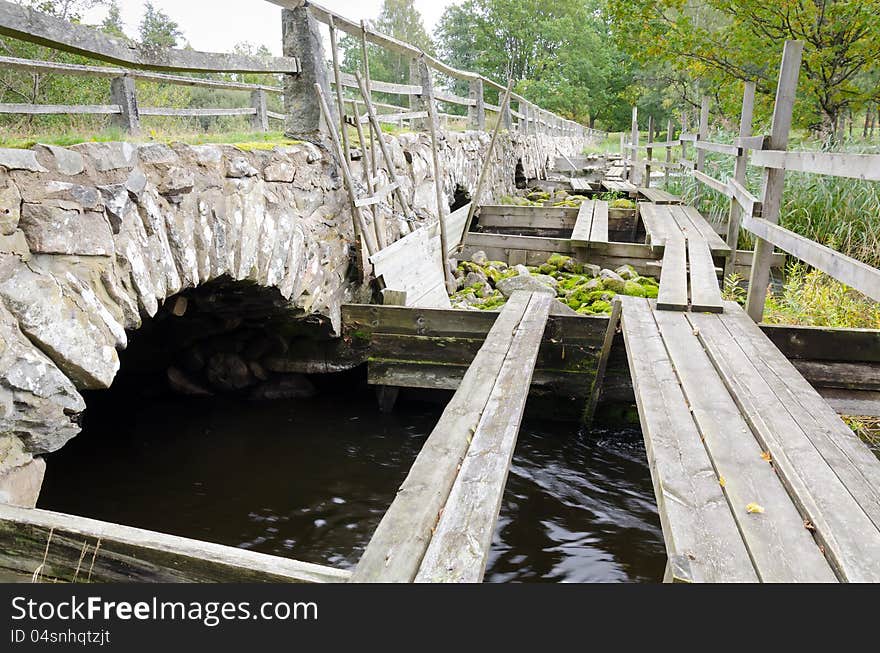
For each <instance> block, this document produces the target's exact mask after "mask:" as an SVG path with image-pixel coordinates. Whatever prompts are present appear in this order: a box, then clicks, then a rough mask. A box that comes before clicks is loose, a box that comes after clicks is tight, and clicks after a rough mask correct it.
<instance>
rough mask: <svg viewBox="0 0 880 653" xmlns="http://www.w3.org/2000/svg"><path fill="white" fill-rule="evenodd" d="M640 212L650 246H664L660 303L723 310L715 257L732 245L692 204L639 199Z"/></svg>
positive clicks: (670, 307) (678, 308) (676, 307)
mask: <svg viewBox="0 0 880 653" xmlns="http://www.w3.org/2000/svg"><path fill="white" fill-rule="evenodd" d="M639 214H640V215H641V218H642V223H643V224H644V226H645V238H646V240H647V241H648V243H649V244H650V245H651V247H652V248H654V249H657V248H659V247H661V246H662V247H664V251H663V268H662V270H661V273H660V290H659V295H658V298H657V307H658V308H659V309H661V310H674V311H686V310H688V307H690V309H691V310H693V311H708V312H713V313H720V312H722V311H723V310H724V308H723V306H722V303H721V287H720V286H719V284H718V276H717V274H716V270H715V263H714V261H713V259H712V257H713V255H717V254H721V255H725V256H731V255H732V252H731V250H730V247H728V246H727V244H726V243H725V242H724V241H723V240H721V237H720V236H718V234H717V233H715V230H714V229H712V226H711V225H710V224H709V223H708V222H706V220H705V219H704V218H703V217H702V216H701V215H700V213H699V211H697V210H696V209H694V208H693V207H691V206H680V205H658V204H654V203H648V202H640V203H639Z"/></svg>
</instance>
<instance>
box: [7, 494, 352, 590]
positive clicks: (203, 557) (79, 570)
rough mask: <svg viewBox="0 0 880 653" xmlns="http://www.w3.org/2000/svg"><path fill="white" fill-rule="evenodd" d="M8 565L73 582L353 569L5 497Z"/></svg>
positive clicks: (273, 578) (332, 577)
mask: <svg viewBox="0 0 880 653" xmlns="http://www.w3.org/2000/svg"><path fill="white" fill-rule="evenodd" d="M0 569H10V570H14V571H17V572H21V573H26V574H28V575H31V574H34V573H35V572H37V571H39V575H40V576H42V577H43V578H45V579H53V580H54V579H57V580H60V581H65V582H100V583H118V582H164V583H167V582H177V583H179V582H184V583H205V582H207V583H230V582H238V583H242V582H285V583H290V582H294V583H334V582H336V583H338V582H346V581H347V580H348V578H349V577H350V575H351V574H350V572H348V571H343V570H340V569H332V568H330V567H323V566H321V565H315V564H311V563H308V562H299V561H297V560H289V559H287V558H281V557H278V556H273V555H266V554H264V553H256V552H254V551H247V550H245V549H239V548H236V547H231V546H223V545H221V544H214V543H211V542H200V541H198V540H192V539H189V538H186V537H178V536H176V535H166V534H164V533H156V532H154V531H147V530H144V529H141V528H132V527H130V526H122V525H120V524H111V523H109V522H103V521H98V520H95V519H89V518H87V517H78V516H73V515H65V514H62V513H57V512H50V511H48V510H36V509H27V508H17V507H15V506H8V505H5V504H0Z"/></svg>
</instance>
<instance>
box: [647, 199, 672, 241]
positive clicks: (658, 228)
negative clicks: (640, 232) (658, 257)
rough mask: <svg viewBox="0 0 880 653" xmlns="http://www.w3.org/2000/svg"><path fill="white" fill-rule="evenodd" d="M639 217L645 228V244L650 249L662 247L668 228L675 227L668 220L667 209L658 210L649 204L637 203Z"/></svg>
mask: <svg viewBox="0 0 880 653" xmlns="http://www.w3.org/2000/svg"><path fill="white" fill-rule="evenodd" d="M639 215H640V216H641V218H642V224H644V226H645V234H646V237H647V242H648V244H649V245H651V246H652V247H662V246H663V245H664V244H665V243H666V236H667V234H668V233H669V231H670V226H675V225H674V223H673V222H672V221H671V220H670V219H669V216H668V209H666V208H665V207H664V208H662V209H661V208H659V207H657V206H656V205H654V204H652V203H649V202H639Z"/></svg>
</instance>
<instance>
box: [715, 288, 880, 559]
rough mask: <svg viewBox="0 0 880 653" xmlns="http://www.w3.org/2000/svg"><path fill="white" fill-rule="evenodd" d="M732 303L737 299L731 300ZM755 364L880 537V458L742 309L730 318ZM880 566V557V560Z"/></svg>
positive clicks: (734, 312)
mask: <svg viewBox="0 0 880 653" xmlns="http://www.w3.org/2000/svg"><path fill="white" fill-rule="evenodd" d="M730 304H731V305H732V306H736V304H733V303H730ZM726 325H727V328H728V331H730V332H731V333H734V334H736V337H738V338H739V339H740V342H741V347H742V348H743V350H744V351H746V353H747V355H750V356H752V358H753V360H754V362H755V367H756V368H758V369H759V370H761V369H763V370H764V371H765V374H764V378H765V379H766V380H767V383H768V385H770V387H771V388H772V389H773V391H774V392H775V393H776V395H777V396H778V397H779V398H780V400H781V401H782V402H783V403H784V404H785V405H786V407H787V409H788V410H789V412H790V413H791V414H792V416H793V417H795V419H797V421H798V423H799V424H800V425H801V426H802V427H805V433H806V434H807V437H809V438H810V440H811V442H812V443H813V446H815V448H816V450H817V451H819V452H820V453H821V454H822V456H823V458H824V459H825V461H826V462H827V463H828V464H829V465H830V466H831V467H832V468H833V469H834V471H835V473H836V474H837V477H838V478H839V479H840V481H842V482H843V484H844V485H846V487H847V489H848V491H849V492H850V494H851V495H852V496H853V497H854V498H855V500H856V501H857V502H858V504H859V506H861V508H862V510H864V512H865V513H866V514H867V515H868V517H869V518H870V519H871V521H872V522H873V523H874V526H875V528H876V529H877V531H878V532H877V535H878V537H880V460H878V459H877V458H876V457H875V456H874V455H873V454H872V453H871V451H870V450H869V449H868V447H867V446H866V445H865V444H864V443H863V442H862V441H861V440H860V439H859V438H858V437H857V436H856V435H855V434H854V433H853V432H852V430H850V428H849V427H847V426H846V425H845V424H844V423H843V422H842V421H841V420H840V419H839V418H838V417H837V415H836V414H835V412H834V411H833V410H832V409H831V408H830V407H829V406H827V405H826V404H825V403H824V402H823V401H822V399H821V397H820V395H819V394H818V392H816V390H814V389H813V387H812V386H811V385H810V384H809V383H808V382H807V381H806V379H804V377H803V376H802V375H801V374H800V373H799V372H798V371H797V369H796V368H795V367H794V365H792V363H791V362H790V361H789V360H787V359H786V358H785V356H783V355H782V353H781V352H779V351H778V350H777V349H776V348H775V347H774V346H773V344H772V343H771V342H770V340H769V339H768V338H767V337H766V336H765V335H764V334H763V333H762V332H761V330H760V329H759V328H758V327H757V325H756V324H755V323H754V322H752V321H751V320H750V319H749V318H748V316H747V315H746V314H745V313H744V312H743V311H742V310H741V309H738V310H734V311H732V314H731V316H730V317H729V319H728V320H727V322H726ZM875 563H876V564H877V569H878V570H880V559H878V560H876V561H875Z"/></svg>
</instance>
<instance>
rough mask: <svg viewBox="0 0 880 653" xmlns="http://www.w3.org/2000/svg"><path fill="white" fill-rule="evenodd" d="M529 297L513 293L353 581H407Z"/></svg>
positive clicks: (467, 443)
mask: <svg viewBox="0 0 880 653" xmlns="http://www.w3.org/2000/svg"><path fill="white" fill-rule="evenodd" d="M529 299H530V296H529V295H528V294H527V293H514V295H513V296H512V297H511V298H510V300H508V302H507V303H506V304H505V305H504V308H503V310H502V311H501V313H499V314H498V317H497V319H496V320H495V323H494V324H493V325H492V329H491V330H490V331H489V334H488V336H487V337H486V342H485V343H484V345H483V347H481V348H480V351H479V352H478V353H477V356H476V358H475V359H474V362H473V364H472V365H471V366H470V367H469V368H468V371H467V373H466V374H465V376H464V379H463V380H462V382H461V385H460V386H459V387H458V390H457V391H456V393H455V395H454V396H453V397H452V400H451V401H450V402H449V404H447V406H446V409H445V410H444V411H443V415H442V416H441V417H440V420H439V421H438V422H437V425H436V426H435V427H434V430H433V431H432V432H431V435H429V436H428V439H427V440H426V442H425V444H424V446H423V447H422V450H421V451H420V452H419V455H418V456H417V457H416V460H415V462H414V463H413V466H412V467H411V468H410V471H409V474H408V475H407V477H406V479H405V480H404V482H403V484H402V485H401V487H400V489H399V490H398V492H397V496H396V497H395V499H394V501H393V502H392V504H391V507H390V508H389V509H388V511H387V512H386V513H385V516H384V517H383V518H382V521H381V522H380V523H379V526H378V528H377V529H376V531H375V533H374V534H373V537H372V538H371V539H370V543H369V544H368V545H367V548H366V550H365V551H364V554H363V556H362V557H361V559H360V561H359V562H358V565H357V568H356V569H355V572H354V575H353V576H352V581H353V582H412V580H413V579H414V578H415V576H416V573H417V572H418V569H419V565H420V564H421V561H422V558H423V557H424V555H425V550H426V549H427V547H428V544H429V542H430V539H431V533H432V530H433V528H434V526H435V525H436V523H437V519H438V517H439V515H440V512H441V510H442V509H443V506H444V505H445V504H446V500H447V498H448V497H449V492H450V491H451V489H452V486H453V483H454V481H455V478H456V476H457V474H458V467H459V465H460V464H461V461H462V460H463V459H464V456H465V454H466V453H467V450H468V447H469V446H470V440H471V436H472V434H473V432H474V430H475V429H476V428H477V425H478V424H479V421H480V417H481V416H482V414H483V412H484V410H485V409H486V404H487V402H488V401H489V397H490V395H491V391H492V388H493V387H494V383H495V380H496V379H497V377H498V375H499V373H500V372H501V367H502V365H503V364H504V360H505V358H506V357H507V352H508V350H509V349H510V344H511V342H512V341H513V337H514V334H515V333H516V328H517V326H518V325H519V323H520V321H521V320H522V318H523V315H524V314H525V311H526V308H527V306H528V303H529Z"/></svg>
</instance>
